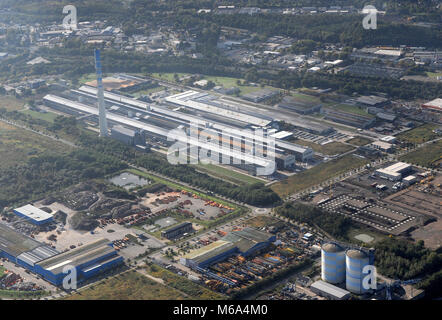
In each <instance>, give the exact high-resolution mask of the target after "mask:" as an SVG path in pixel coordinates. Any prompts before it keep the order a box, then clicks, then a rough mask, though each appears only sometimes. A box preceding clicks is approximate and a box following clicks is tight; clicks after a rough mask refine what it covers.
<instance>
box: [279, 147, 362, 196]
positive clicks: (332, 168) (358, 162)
mask: <svg viewBox="0 0 442 320" xmlns="http://www.w3.org/2000/svg"><path fill="white" fill-rule="evenodd" d="M366 163H368V161H367V160H364V159H361V158H357V157H354V156H353V155H351V154H349V155H346V156H344V157H342V158H339V159H335V160H331V161H329V162H325V163H321V164H320V165H318V166H316V167H314V168H312V169H310V170H307V171H304V172H301V173H299V174H296V175H293V176H291V177H289V178H287V179H285V180H283V181H280V182H278V183H275V184H273V185H272V186H271V188H272V190H273V191H275V192H276V193H277V194H278V195H279V196H281V197H285V196H287V195H290V194H292V193H294V192H299V191H301V190H304V189H307V188H310V187H313V186H315V185H317V184H319V183H321V182H324V181H326V180H328V179H330V178H333V177H335V176H338V175H340V174H342V173H345V172H347V171H350V170H351V169H355V168H358V167H361V166H363V165H364V164H366Z"/></svg>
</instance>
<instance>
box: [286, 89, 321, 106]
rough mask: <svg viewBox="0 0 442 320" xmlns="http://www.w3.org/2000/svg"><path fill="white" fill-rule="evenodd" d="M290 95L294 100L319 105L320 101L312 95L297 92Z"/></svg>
mask: <svg viewBox="0 0 442 320" xmlns="http://www.w3.org/2000/svg"><path fill="white" fill-rule="evenodd" d="M290 95H291V96H292V97H294V98H296V99H297V100H300V101H302V102H305V103H313V104H319V103H321V100H320V99H319V98H318V97H315V96H312V95H308V94H303V93H298V92H291V93H290Z"/></svg>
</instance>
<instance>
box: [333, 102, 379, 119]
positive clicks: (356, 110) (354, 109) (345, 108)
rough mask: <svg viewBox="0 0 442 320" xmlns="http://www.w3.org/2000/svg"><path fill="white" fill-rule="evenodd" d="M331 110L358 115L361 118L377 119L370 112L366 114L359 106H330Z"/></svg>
mask: <svg viewBox="0 0 442 320" xmlns="http://www.w3.org/2000/svg"><path fill="white" fill-rule="evenodd" d="M329 108H330V109H334V110H339V111H343V112H348V113H352V114H357V115H360V116H366V117H370V118H374V117H375V116H374V115H372V114H369V113H368V112H366V111H365V110H364V109H362V108H359V107H357V106H352V105H348V104H335V105H331V106H329Z"/></svg>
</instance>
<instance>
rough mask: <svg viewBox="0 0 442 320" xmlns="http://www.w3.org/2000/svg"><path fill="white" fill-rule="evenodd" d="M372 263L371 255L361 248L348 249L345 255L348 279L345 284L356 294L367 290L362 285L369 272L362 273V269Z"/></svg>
mask: <svg viewBox="0 0 442 320" xmlns="http://www.w3.org/2000/svg"><path fill="white" fill-rule="evenodd" d="M369 264H370V257H369V255H368V254H367V253H365V252H363V251H361V250H355V249H350V250H347V253H346V257H345V266H346V280H345V285H346V288H347V290H348V291H350V292H352V293H355V294H363V293H365V292H367V290H366V289H364V288H363V286H362V281H363V280H364V277H365V276H366V275H367V274H363V273H362V269H363V268H364V267H365V266H367V265H369Z"/></svg>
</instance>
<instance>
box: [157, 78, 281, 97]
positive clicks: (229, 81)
mask: <svg viewBox="0 0 442 320" xmlns="http://www.w3.org/2000/svg"><path fill="white" fill-rule="evenodd" d="M177 75H178V77H180V78H181V77H183V76H189V75H190V74H188V73H177ZM151 76H152V77H154V78H157V79H161V80H165V81H170V82H175V78H174V73H152V74H151ZM202 79H205V80H208V81H212V82H214V83H215V84H216V85H218V86H223V87H224V88H226V89H227V88H232V87H235V88H238V89H239V90H240V94H241V95H244V94H248V93H251V92H255V91H259V90H262V89H275V88H273V87H270V86H264V87H261V86H250V85H238V84H237V81H238V80H240V81H241V82H243V81H244V79H239V78H232V77H215V76H203V77H202Z"/></svg>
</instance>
